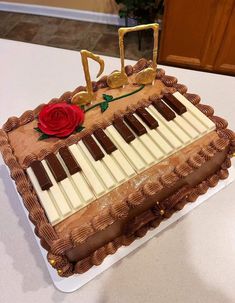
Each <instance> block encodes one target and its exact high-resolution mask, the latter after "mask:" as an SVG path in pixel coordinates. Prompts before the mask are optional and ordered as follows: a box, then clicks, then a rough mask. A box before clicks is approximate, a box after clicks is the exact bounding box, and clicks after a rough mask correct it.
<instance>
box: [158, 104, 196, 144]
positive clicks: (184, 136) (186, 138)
mask: <svg viewBox="0 0 235 303" xmlns="http://www.w3.org/2000/svg"><path fill="white" fill-rule="evenodd" d="M166 106H167V105H166ZM153 110H154V111H155V113H156V115H158V121H159V120H161V122H162V123H164V124H165V126H166V127H168V128H169V129H170V131H171V132H172V133H173V134H174V135H175V136H176V137H177V138H178V139H179V140H180V141H181V142H183V143H184V144H187V143H189V142H190V140H191V139H190V137H189V136H188V135H187V134H186V133H185V132H184V131H183V130H182V129H181V128H180V127H179V126H178V125H177V124H176V123H175V122H174V120H171V121H167V120H166V119H165V118H164V117H163V116H162V115H161V114H160V113H159V112H158V111H157V109H156V108H155V107H153Z"/></svg>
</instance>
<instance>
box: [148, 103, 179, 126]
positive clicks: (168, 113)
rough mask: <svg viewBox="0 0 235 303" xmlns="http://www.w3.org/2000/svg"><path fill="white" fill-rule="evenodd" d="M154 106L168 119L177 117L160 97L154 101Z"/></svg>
mask: <svg viewBox="0 0 235 303" xmlns="http://www.w3.org/2000/svg"><path fill="white" fill-rule="evenodd" d="M153 106H154V107H155V108H156V110H157V111H158V112H159V113H160V114H161V115H162V116H163V117H164V118H165V119H166V120H167V121H171V120H173V119H174V118H175V117H176V115H175V113H174V112H173V111H172V110H171V109H170V108H169V107H168V106H167V105H166V104H165V103H164V102H163V101H162V100H160V99H159V100H156V101H153Z"/></svg>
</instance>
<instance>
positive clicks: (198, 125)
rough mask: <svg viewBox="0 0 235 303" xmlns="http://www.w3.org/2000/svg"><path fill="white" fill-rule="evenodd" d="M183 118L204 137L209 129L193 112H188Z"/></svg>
mask: <svg viewBox="0 0 235 303" xmlns="http://www.w3.org/2000/svg"><path fill="white" fill-rule="evenodd" d="M183 117H184V118H185V119H186V120H187V122H188V123H190V124H191V125H192V126H193V127H195V128H196V130H197V131H198V132H199V133H200V134H201V135H202V134H205V133H206V132H207V131H208V129H207V128H206V126H205V125H204V124H202V123H201V121H199V120H198V119H197V118H196V117H195V116H194V115H193V114H192V113H191V112H189V111H187V112H186V113H184V114H183Z"/></svg>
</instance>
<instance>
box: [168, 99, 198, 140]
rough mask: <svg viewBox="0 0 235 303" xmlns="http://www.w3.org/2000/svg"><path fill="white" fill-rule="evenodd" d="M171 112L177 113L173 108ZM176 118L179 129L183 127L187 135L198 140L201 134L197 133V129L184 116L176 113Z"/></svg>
mask: <svg viewBox="0 0 235 303" xmlns="http://www.w3.org/2000/svg"><path fill="white" fill-rule="evenodd" d="M163 102H164V100H163ZM171 110H172V111H173V112H175V111H174V110H173V109H172V108H171ZM175 115H176V117H175V118H174V122H175V123H177V124H178V126H179V127H181V128H182V129H183V130H184V132H185V133H187V134H188V135H189V136H190V137H191V138H192V139H196V138H197V137H198V136H199V135H200V132H198V131H197V129H196V128H195V127H193V126H192V125H191V124H189V123H188V122H187V120H186V119H185V118H184V116H183V114H182V115H178V114H177V113H176V112H175Z"/></svg>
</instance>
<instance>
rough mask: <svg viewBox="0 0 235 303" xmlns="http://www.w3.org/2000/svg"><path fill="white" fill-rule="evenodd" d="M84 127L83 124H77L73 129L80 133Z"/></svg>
mask: <svg viewBox="0 0 235 303" xmlns="http://www.w3.org/2000/svg"><path fill="white" fill-rule="evenodd" d="M84 128H85V126H82V125H79V126H78V127H77V128H76V129H75V131H76V133H80V132H81V131H82V130H83V129H84Z"/></svg>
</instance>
